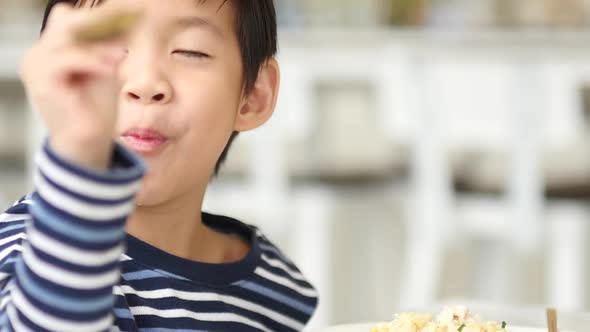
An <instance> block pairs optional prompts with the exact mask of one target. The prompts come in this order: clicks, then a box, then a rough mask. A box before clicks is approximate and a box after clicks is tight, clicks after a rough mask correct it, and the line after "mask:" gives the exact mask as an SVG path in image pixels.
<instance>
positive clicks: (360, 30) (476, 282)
mask: <svg viewBox="0 0 590 332" xmlns="http://www.w3.org/2000/svg"><path fill="white" fill-rule="evenodd" d="M277 6H278V14H279V20H280V37H279V38H280V55H279V60H280V62H281V65H282V73H283V77H282V88H281V96H280V99H279V105H278V111H277V113H276V116H275V117H274V118H273V119H272V120H271V122H270V123H269V124H268V125H267V126H266V127H264V128H262V129H260V130H258V131H255V132H252V133H246V134H243V135H241V136H240V138H239V139H238V140H237V142H236V145H235V146H234V148H233V150H232V152H231V153H230V156H229V160H228V164H227V165H226V167H225V168H224V170H223V172H222V175H221V176H219V177H218V178H217V179H215V180H214V181H213V182H212V185H211V188H210V191H209V192H208V195H207V198H206V207H207V210H209V211H212V212H220V213H224V214H229V215H232V216H235V217H238V218H240V219H242V220H244V221H246V222H249V223H253V224H257V225H259V226H260V227H261V228H262V229H263V231H264V232H265V233H267V235H268V236H269V237H270V238H271V239H273V240H274V242H275V243H277V244H278V245H279V247H281V248H283V250H284V251H285V252H287V253H288V254H289V255H290V256H291V257H293V259H294V261H295V262H296V263H297V264H298V265H299V266H300V267H301V268H302V270H303V271H304V272H305V274H306V275H308V277H309V278H310V279H312V280H313V281H314V283H315V284H316V286H317V287H318V288H319V290H320V293H321V297H322V298H321V306H320V310H319V311H318V313H317V315H316V316H315V317H314V319H313V321H312V323H311V325H310V326H311V327H322V326H327V325H333V324H342V323H349V322H360V321H375V320H388V319H390V318H391V316H392V314H393V313H394V312H397V311H399V310H408V309H419V310H433V311H438V310H440V309H441V308H442V305H443V304H446V303H460V304H469V305H471V306H472V307H474V309H475V310H476V311H479V312H481V313H482V315H483V316H484V318H489V319H499V320H507V321H509V322H513V323H518V324H521V325H533V326H543V325H544V323H545V322H544V317H543V311H542V309H543V308H544V307H545V306H548V305H552V306H556V307H557V308H559V309H560V310H561V312H563V313H564V314H567V315H566V316H564V317H567V318H566V320H565V321H564V322H563V324H564V325H563V328H571V329H578V331H583V330H586V329H587V326H589V325H590V315H589V314H585V313H584V312H585V311H589V310H590V309H589V307H590V287H588V283H587V280H590V274H589V273H590V267H589V264H588V262H589V261H590V256H589V255H588V252H589V249H590V248H589V245H588V242H589V241H588V239H589V227H588V224H589V223H590V205H589V204H588V203H589V198H590V0H364V1H358V0H356V1H353V0H278V1H277ZM43 7H44V2H43V1H40V0H36V1H34V0H0V203H2V204H3V205H4V206H5V207H7V206H9V204H10V203H11V202H12V201H14V200H16V199H17V198H18V197H20V195H22V194H24V193H25V192H26V191H28V190H30V188H31V184H30V179H31V177H30V174H31V167H32V166H31V165H32V158H33V155H34V152H35V151H36V149H37V147H38V145H39V142H40V140H41V139H42V137H43V129H42V127H41V125H40V123H39V121H38V119H36V118H35V117H34V116H33V115H32V114H31V113H30V112H29V111H28V106H27V102H26V97H25V94H24V92H23V89H22V87H21V85H20V83H19V80H18V77H17V75H16V68H17V63H18V59H19V57H20V56H21V54H22V53H23V52H24V51H25V50H26V49H27V48H28V47H30V45H31V43H32V42H33V41H34V40H35V38H36V36H37V34H38V29H39V26H40V21H41V11H42V9H43ZM486 315H487V316H486Z"/></svg>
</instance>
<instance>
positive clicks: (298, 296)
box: [0, 143, 317, 332]
mask: <svg viewBox="0 0 590 332" xmlns="http://www.w3.org/2000/svg"><path fill="white" fill-rule="evenodd" d="M143 173H144V166H143V164H142V161H141V159H140V158H138V157H137V156H136V155H134V154H133V153H131V152H129V151H128V150H126V149H125V148H123V147H122V146H120V145H117V146H116V147H115V150H114V155H113V164H112V167H111V168H110V169H109V171H107V172H103V173H99V172H94V171H91V170H88V169H85V168H82V167H79V166H77V165H74V164H72V163H70V162H68V161H66V160H64V159H62V158H60V157H59V156H58V155H56V153H55V152H54V151H53V150H52V149H51V147H50V146H49V145H48V144H47V143H46V144H45V145H44V147H43V149H42V150H41V152H40V153H39V155H38V158H37V172H36V175H35V179H34V181H35V191H34V192H33V193H31V194H29V195H27V196H25V197H23V198H22V199H20V200H19V201H18V202H16V203H15V204H14V205H13V206H12V207H11V208H9V209H8V210H7V211H6V212H5V213H3V214H1V215H0V328H1V330H2V331H34V332H39V331H60V332H64V331H83V332H91V331H145V332H156V331H157V332H165V331H299V330H302V329H303V327H304V326H305V324H306V323H307V321H308V320H309V319H310V317H311V315H312V314H313V312H314V311H315V308H316V306H317V293H316V291H315V289H314V288H313V287H312V286H311V285H310V284H309V282H308V281H306V279H305V278H304V276H303V275H302V274H301V272H300V271H299V270H298V269H297V267H296V266H295V265H294V264H293V262H292V261H290V260H289V259H288V258H287V257H286V256H285V255H284V254H283V253H282V252H281V251H280V250H279V249H278V248H277V247H275V246H274V245H273V244H272V243H271V242H269V241H268V239H267V238H266V237H265V236H264V235H263V234H261V232H260V231H259V230H258V229H257V228H255V227H253V226H249V225H246V224H243V223H241V222H239V221H237V220H234V219H231V218H228V217H223V216H216V215H211V214H207V213H203V223H204V224H205V225H207V226H208V227H210V228H212V229H215V230H216V231H219V232H225V233H231V234H235V235H238V236H240V237H242V238H244V239H245V240H247V241H249V243H250V246H251V249H250V251H249V253H248V254H247V256H246V257H245V258H243V259H242V260H240V261H238V262H234V263H227V264H208V263H201V262H195V261H191V260H187V259H184V258H181V257H177V256H174V255H171V254H169V253H167V252H164V251H162V250H160V249H158V248H156V247H154V246H151V245H150V244H148V243H145V242H143V241H141V240H139V239H137V238H134V237H133V236H131V235H129V234H127V233H126V232H125V221H126V219H127V216H128V215H129V213H130V212H131V211H132V209H133V197H134V196H135V194H136V193H137V191H138V190H139V188H140V185H141V180H142V177H143Z"/></svg>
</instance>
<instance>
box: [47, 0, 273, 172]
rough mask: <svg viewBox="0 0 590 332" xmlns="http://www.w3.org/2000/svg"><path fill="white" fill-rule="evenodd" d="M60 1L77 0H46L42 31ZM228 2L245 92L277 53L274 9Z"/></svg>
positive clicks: (254, 1) (265, 2) (264, 2)
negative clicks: (233, 10)
mask: <svg viewBox="0 0 590 332" xmlns="http://www.w3.org/2000/svg"><path fill="white" fill-rule="evenodd" d="M87 1H92V4H95V3H100V2H101V0H87ZM205 1H207V0H197V2H198V3H203V2H205ZM62 2H63V3H69V4H72V5H75V4H76V3H78V2H79V0H49V1H48V3H47V7H46V8H45V14H44V15H43V23H42V26H41V32H43V30H44V29H45V26H46V25H47V19H48V17H49V14H50V12H51V9H52V8H53V6H55V5H56V4H57V3H62ZM227 2H232V3H233V4H234V6H235V10H236V14H237V18H236V33H237V35H238V42H239V46H240V52H241V56H242V64H243V71H244V72H243V75H244V86H243V88H244V91H245V93H246V94H248V93H250V91H251V90H252V88H254V84H255V83H256V80H257V79H258V73H259V72H260V69H261V67H262V66H263V65H264V63H265V62H266V61H267V60H269V59H271V58H272V57H274V56H275V55H276V53H277V18H276V9H275V5H274V1H273V0H224V1H223V3H222V4H221V6H223V5H225V4H226V3H227ZM237 136H238V132H237V131H235V132H233V133H232V134H231V136H230V138H229V140H228V142H227V144H226V146H225V148H224V150H223V152H222V153H221V156H220V157H219V160H217V164H216V165H215V174H218V173H219V169H220V168H221V165H223V163H224V162H225V160H226V159H227V154H228V152H229V149H230V147H231V145H232V143H233V142H234V140H235V139H236V137H237Z"/></svg>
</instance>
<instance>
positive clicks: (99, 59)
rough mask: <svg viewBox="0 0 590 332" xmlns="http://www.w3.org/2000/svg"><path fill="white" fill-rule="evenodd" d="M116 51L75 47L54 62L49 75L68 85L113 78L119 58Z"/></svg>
mask: <svg viewBox="0 0 590 332" xmlns="http://www.w3.org/2000/svg"><path fill="white" fill-rule="evenodd" d="M117 57H121V56H120V55H117V54H116V53H113V52H109V51H105V52H103V53H98V54H97V52H90V51H88V50H84V49H73V50H71V51H69V52H67V53H64V54H62V55H61V56H60V57H59V58H58V59H56V60H55V62H54V63H53V64H52V67H51V72H50V73H49V76H50V77H52V78H53V79H55V80H57V81H58V82H61V83H65V84H67V85H71V84H78V83H81V82H83V81H85V80H89V79H92V78H99V79H101V78H112V77H114V76H115V75H116V69H117V64H118V62H117V61H118V60H119V59H118V58H117Z"/></svg>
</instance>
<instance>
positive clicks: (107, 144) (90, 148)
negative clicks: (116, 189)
mask: <svg viewBox="0 0 590 332" xmlns="http://www.w3.org/2000/svg"><path fill="white" fill-rule="evenodd" d="M139 14H140V10H139V8H137V7H136V6H134V5H131V4H129V3H128V2H127V1H108V2H106V3H105V5H101V6H99V7H97V8H92V9H86V8H82V9H76V8H73V7H72V6H71V5H66V4H57V5H56V7H54V8H53V10H52V13H51V16H50V18H49V21H48V25H47V28H46V30H45V32H44V33H43V35H42V37H41V39H40V40H39V41H38V42H37V43H36V44H35V45H34V46H33V47H32V48H31V49H30V50H29V51H28V52H27V54H26V55H25V56H24V58H23V60H22V63H21V67H20V76H21V79H22V81H23V84H24V86H25V89H26V91H27V94H28V97H29V100H30V102H31V104H32V106H33V108H34V109H35V110H36V111H37V112H39V113H40V115H41V117H42V119H43V121H44V122H45V124H46V126H47V129H48V132H49V141H50V144H51V146H52V148H53V149H54V150H55V151H56V152H57V153H58V154H59V155H60V156H61V157H63V158H65V159H67V160H69V161H72V162H75V163H77V164H80V165H82V166H85V167H90V168H93V169H96V170H106V169H107V168H108V166H109V164H110V162H111V160H110V158H111V154H112V147H113V137H114V134H115V125H116V119H117V105H118V99H119V94H120V83H119V82H118V79H117V68H118V66H119V63H120V62H121V61H122V60H123V59H124V57H125V49H126V32H128V31H129V30H130V29H131V28H132V27H133V25H134V24H133V23H134V21H133V18H134V17H135V18H137V17H138V16H137V15H139ZM118 15H122V16H119V17H120V18H122V19H123V20H126V21H121V20H119V21H118V23H119V25H118V27H116V28H113V24H116V23H117V20H116V19H115V20H113V18H114V17H116V16H118ZM130 18H131V20H130ZM136 21H137V20H136ZM109 22H110V23H109ZM93 26H94V27H95V30H92V29H93V28H92V27H93ZM96 28H98V29H102V30H104V29H109V28H110V29H111V31H110V32H108V31H107V32H106V33H100V31H96ZM89 33H90V34H89ZM85 36H87V38H85Z"/></svg>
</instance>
